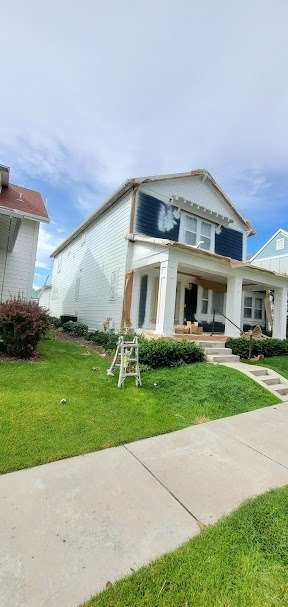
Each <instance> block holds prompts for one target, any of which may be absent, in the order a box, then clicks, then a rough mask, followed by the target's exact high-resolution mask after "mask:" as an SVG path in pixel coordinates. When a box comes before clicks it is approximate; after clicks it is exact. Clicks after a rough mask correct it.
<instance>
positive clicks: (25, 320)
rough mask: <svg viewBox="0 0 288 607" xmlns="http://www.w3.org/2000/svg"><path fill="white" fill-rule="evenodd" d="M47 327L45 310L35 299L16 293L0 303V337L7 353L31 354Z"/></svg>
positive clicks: (47, 318) (48, 322)
mask: <svg viewBox="0 0 288 607" xmlns="http://www.w3.org/2000/svg"><path fill="white" fill-rule="evenodd" d="M49 327H50V321H49V316H48V314H47V311H46V310H45V309H44V308H40V306H39V304H38V302H36V301H27V300H25V299H23V298H22V297H21V296H20V295H18V297H11V299H9V300H7V301H3V302H1V303H0V338H1V340H2V341H3V343H2V349H4V351H5V352H7V354H11V355H12V356H21V357H22V358H28V357H29V356H31V355H33V354H34V352H35V347H36V345H37V343H38V341H39V340H40V339H41V337H44V335H45V334H46V333H47V331H48V329H49Z"/></svg>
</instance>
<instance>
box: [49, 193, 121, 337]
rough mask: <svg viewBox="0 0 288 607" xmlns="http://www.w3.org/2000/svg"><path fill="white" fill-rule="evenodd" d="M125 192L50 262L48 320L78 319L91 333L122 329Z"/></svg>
mask: <svg viewBox="0 0 288 607" xmlns="http://www.w3.org/2000/svg"><path fill="white" fill-rule="evenodd" d="M131 200H132V196H131V194H130V193H129V192H128V193H127V194H125V195H124V196H123V197H122V198H121V199H120V200H119V201H118V202H117V203H116V204H114V205H113V206H112V207H111V208H110V209H109V210H108V211H106V212H105V213H104V214H103V215H101V216H100V217H99V218H98V219H97V220H96V221H95V222H94V223H93V224H92V225H90V226H89V227H88V228H87V230H86V231H85V232H83V233H82V234H80V235H79V236H78V237H77V238H76V239H75V240H73V241H72V242H71V243H70V245H67V247H66V248H65V249H64V250H63V251H62V252H61V253H59V254H58V255H57V257H56V258H55V260H54V265H53V274H52V289H51V302H50V310H51V315H52V316H57V317H59V316H61V315H62V314H70V315H76V316H77V317H78V320H79V321H80V322H83V323H85V324H87V325H88V327H89V329H102V328H103V321H104V320H105V319H106V318H107V317H111V318H112V321H111V326H114V328H115V330H116V331H118V330H119V329H120V324H121V316H122V304H123V291H124V280H125V272H126V264H127V247H128V241H127V240H126V236H127V234H128V232H129V221H130V210H131Z"/></svg>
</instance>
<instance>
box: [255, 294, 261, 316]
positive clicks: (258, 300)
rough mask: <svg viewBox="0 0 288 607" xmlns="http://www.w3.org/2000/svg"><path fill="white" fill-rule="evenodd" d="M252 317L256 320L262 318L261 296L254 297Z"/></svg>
mask: <svg viewBox="0 0 288 607" xmlns="http://www.w3.org/2000/svg"><path fill="white" fill-rule="evenodd" d="M254 318H257V320H262V318H263V299H262V297H255V307H254Z"/></svg>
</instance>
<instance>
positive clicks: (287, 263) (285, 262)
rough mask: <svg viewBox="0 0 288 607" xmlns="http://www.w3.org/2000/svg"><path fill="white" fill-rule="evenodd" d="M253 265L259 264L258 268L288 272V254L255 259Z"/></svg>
mask: <svg viewBox="0 0 288 607" xmlns="http://www.w3.org/2000/svg"><path fill="white" fill-rule="evenodd" d="M252 265H253V266H258V268H259V267H260V268H266V270H273V271H274V272H281V273H282V274H288V255H279V257H270V258H267V259H255V260H254V261H252Z"/></svg>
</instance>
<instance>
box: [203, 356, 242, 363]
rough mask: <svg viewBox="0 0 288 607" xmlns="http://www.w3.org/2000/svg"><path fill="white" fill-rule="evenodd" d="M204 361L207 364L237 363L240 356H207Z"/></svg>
mask: <svg viewBox="0 0 288 607" xmlns="http://www.w3.org/2000/svg"><path fill="white" fill-rule="evenodd" d="M206 360H207V362H209V363H237V362H239V360H240V356H236V354H227V356H224V355H223V356H221V355H217V354H214V355H213V354H208V356H206Z"/></svg>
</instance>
